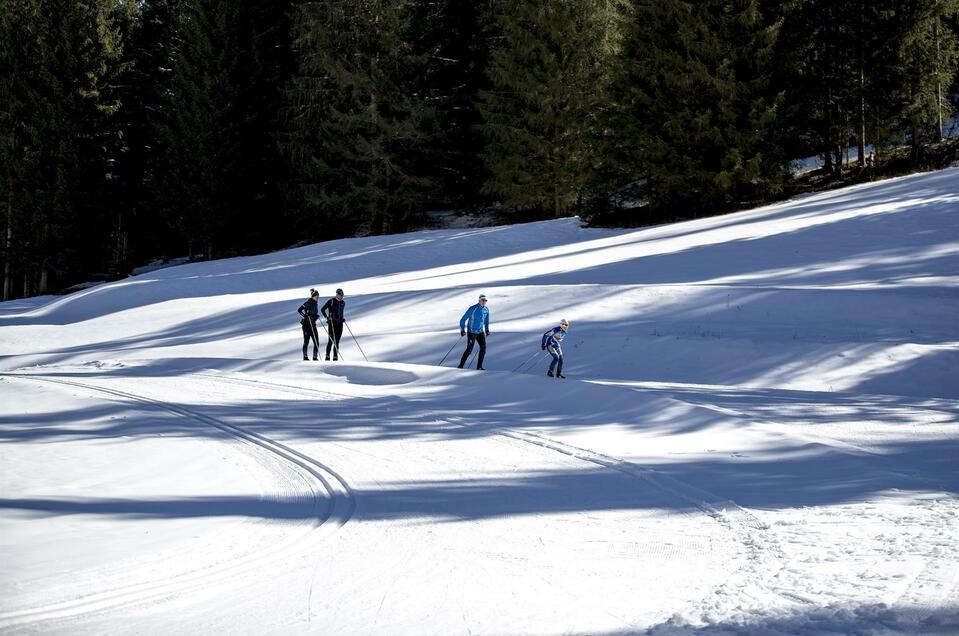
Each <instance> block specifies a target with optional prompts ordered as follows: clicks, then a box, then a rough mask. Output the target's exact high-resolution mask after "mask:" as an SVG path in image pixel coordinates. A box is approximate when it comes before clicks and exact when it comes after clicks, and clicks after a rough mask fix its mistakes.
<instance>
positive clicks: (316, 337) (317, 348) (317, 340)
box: [307, 319, 320, 360]
mask: <svg viewBox="0 0 959 636" xmlns="http://www.w3.org/2000/svg"><path fill="white" fill-rule="evenodd" d="M307 320H308V322H309V323H310V326H311V327H312V328H313V346H314V347H315V348H314V349H313V359H314V360H316V358H317V354H319V352H320V334H318V333H317V332H316V321H315V320H313V321H310V320H309V319H307Z"/></svg>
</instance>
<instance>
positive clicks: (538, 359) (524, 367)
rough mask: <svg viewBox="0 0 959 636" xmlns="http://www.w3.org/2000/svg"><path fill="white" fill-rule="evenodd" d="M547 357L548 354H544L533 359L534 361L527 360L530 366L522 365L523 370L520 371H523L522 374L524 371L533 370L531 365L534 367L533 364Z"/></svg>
mask: <svg viewBox="0 0 959 636" xmlns="http://www.w3.org/2000/svg"><path fill="white" fill-rule="evenodd" d="M547 355H549V354H548V353H544V354H543V355H541V356H540V357H538V358H534V359H532V360H529V361H528V362H530V364H524V365H523V368H522V371H523V372H524V373H525V372H526V371H529V370H530V369H532V368H533V365H534V364H537V363H538V362H539V361H540V360H542V359H543V358H545V357H546V356H547Z"/></svg>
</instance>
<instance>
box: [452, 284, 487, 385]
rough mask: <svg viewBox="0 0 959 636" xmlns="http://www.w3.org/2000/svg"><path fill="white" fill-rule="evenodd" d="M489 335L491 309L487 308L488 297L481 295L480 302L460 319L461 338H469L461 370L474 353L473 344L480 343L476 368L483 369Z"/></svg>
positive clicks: (461, 362)
mask: <svg viewBox="0 0 959 636" xmlns="http://www.w3.org/2000/svg"><path fill="white" fill-rule="evenodd" d="M488 335H489V309H487V308H486V296H485V295H483V294H480V296H479V302H477V303H476V304H475V305H473V306H472V307H470V308H469V309H467V310H466V313H465V314H463V317H462V318H460V336H461V337H462V336H467V339H466V351H464V352H463V357H462V358H460V364H459V367H460V369H462V368H463V365H464V364H466V360H467V358H469V357H470V353H472V352H473V343H474V342H478V343H479V346H480V350H479V360H477V361H476V368H477V369H478V370H480V371H484V370H485V369H483V358H485V357H486V336H488Z"/></svg>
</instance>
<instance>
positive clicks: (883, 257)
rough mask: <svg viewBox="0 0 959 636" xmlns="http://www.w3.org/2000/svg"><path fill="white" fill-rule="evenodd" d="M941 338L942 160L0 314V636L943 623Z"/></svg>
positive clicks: (951, 263) (948, 290)
mask: <svg viewBox="0 0 959 636" xmlns="http://www.w3.org/2000/svg"><path fill="white" fill-rule="evenodd" d="M311 287H316V288H317V289H319V290H320V292H321V302H322V301H325V300H326V298H328V297H329V296H331V295H332V293H333V290H334V289H335V288H337V287H342V288H343V289H344V290H345V292H346V301H347V304H346V318H347V321H348V322H347V324H348V326H349V328H350V330H351V331H352V334H354V335H355V337H356V339H358V341H359V344H360V345H361V346H362V350H363V353H365V355H366V357H368V358H369V360H370V361H369V362H365V361H363V358H364V356H363V355H362V353H361V352H360V351H359V350H358V348H357V346H356V342H355V341H354V339H353V338H351V336H350V333H349V332H347V333H346V334H344V339H343V357H344V358H345V360H344V361H341V362H337V363H330V362H312V361H302V360H301V359H300V357H301V356H300V346H301V344H302V336H301V332H300V326H299V324H298V321H299V316H298V315H297V314H296V309H297V307H298V306H299V305H300V303H302V302H303V301H304V300H305V299H306V297H307V295H308V290H309V289H310V288H311ZM480 293H485V294H486V295H487V296H488V297H489V309H490V329H491V335H490V337H489V347H488V352H487V358H486V363H485V367H486V369H487V370H486V371H483V372H480V371H463V370H458V369H456V368H453V367H455V365H456V362H457V361H458V358H459V354H460V353H461V352H462V347H463V345H464V344H465V343H464V339H460V334H459V325H458V321H459V318H460V316H461V315H462V314H463V312H464V311H465V310H466V308H467V307H469V306H470V305H471V304H472V303H474V302H475V301H476V297H477V295H478V294H480ZM957 316H959V169H952V170H946V171H941V172H936V173H930V174H923V175H917V176H911V177H906V178H901V179H895V180H890V181H885V182H881V183H875V184H867V185H862V186H856V187H853V188H847V189H844V190H838V191H832V192H827V193H821V194H815V195H809V196H805V197H801V198H797V199H794V200H791V201H788V202H785V203H781V204H777V205H772V206H767V207H764V208H760V209H757V210H752V211H748V212H742V213H738V214H734V215H728V216H724V217H717V218H709V219H702V220H697V221H692V222H687V223H681V224H675V225H666V226H659V227H654V228H647V229H640V230H599V229H584V228H581V227H579V223H578V222H577V221H576V220H575V219H566V220H559V221H550V222H542V223H533V224H528V225H519V226H505V227H495V228H481V229H457V230H439V231H430V232H420V233H415V234H407V235H401V236H387V237H374V238H363V239H350V240H339V241H330V242H326V243H320V244H316V245H311V246H307V247H302V248H298V249H292V250H287V251H283V252H277V253H272V254H266V255H262V256H255V257H246V258H236V259H229V260H222V261H215V262H210V263H196V264H190V265H183V266H179V267H173V268H168V269H162V270H157V271H153V272H149V273H146V274H142V275H140V276H135V277H132V278H129V279H127V280H123V281H119V282H116V283H112V284H107V285H102V286H99V287H95V288H91V289H87V290H84V291H82V292H78V293H75V294H72V295H69V296H65V297H56V298H51V297H47V298H42V299H34V300H27V301H15V302H11V303H2V304H0V370H2V374H0V441H2V445H0V453H2V455H0V466H2V468H0V560H2V562H3V563H4V566H3V568H2V574H0V633H38V632H39V633H58V634H100V633H103V632H107V631H109V632H118V633H222V634H227V633H230V634H232V633H256V634H261V633H275V634H290V633H321V634H370V633H374V634H406V633H412V634H566V633H588V634H630V633H645V632H651V633H653V634H657V635H658V634H689V633H695V634H711V635H718V634H732V633H736V634H764V635H767V634H822V633H841V634H849V633H857V634H912V633H934V634H959V600H957V599H959V461H957V459H956V458H957V457H959V320H957ZM561 318H566V319H568V320H569V321H570V323H571V327H570V331H569V335H568V337H567V338H566V341H565V343H564V349H565V351H566V368H565V372H566V374H567V375H568V379H566V380H556V379H553V378H548V377H546V375H545V371H546V367H547V359H546V358H544V357H543V354H542V353H541V352H540V350H539V340H540V335H541V334H542V333H543V332H544V331H545V330H546V329H548V328H551V327H554V326H556V325H557V324H558V322H559V320H560V319H561ZM321 344H325V337H321ZM451 348H452V352H451V353H450V354H449V357H447V359H446V362H445V365H444V366H443V367H440V366H437V363H438V362H439V361H440V360H441V359H442V358H443V357H444V355H445V354H446V353H447V352H448V351H450V349H451ZM524 362H529V364H528V365H527V366H528V369H523V368H522V365H523V364H524ZM517 367H521V371H520V372H514V370H515V369H517Z"/></svg>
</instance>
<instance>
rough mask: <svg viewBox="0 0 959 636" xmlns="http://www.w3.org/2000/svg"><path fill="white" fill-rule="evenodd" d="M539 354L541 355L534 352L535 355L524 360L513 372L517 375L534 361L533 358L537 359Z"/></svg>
mask: <svg viewBox="0 0 959 636" xmlns="http://www.w3.org/2000/svg"><path fill="white" fill-rule="evenodd" d="M538 353H539V351H534V352H533V355H531V356H530V357H528V358H526V359H525V360H523V361H522V362H521V363H519V365H518V366H517V367H516V368H515V369H513V371H512V372H513V373H516V372H517V371H519V370H520V369H521V368H523V367H525V366H526V365H527V364H528V363H529V361H530V360H532V359H533V358H535V357H536V355H537V354H538Z"/></svg>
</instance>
